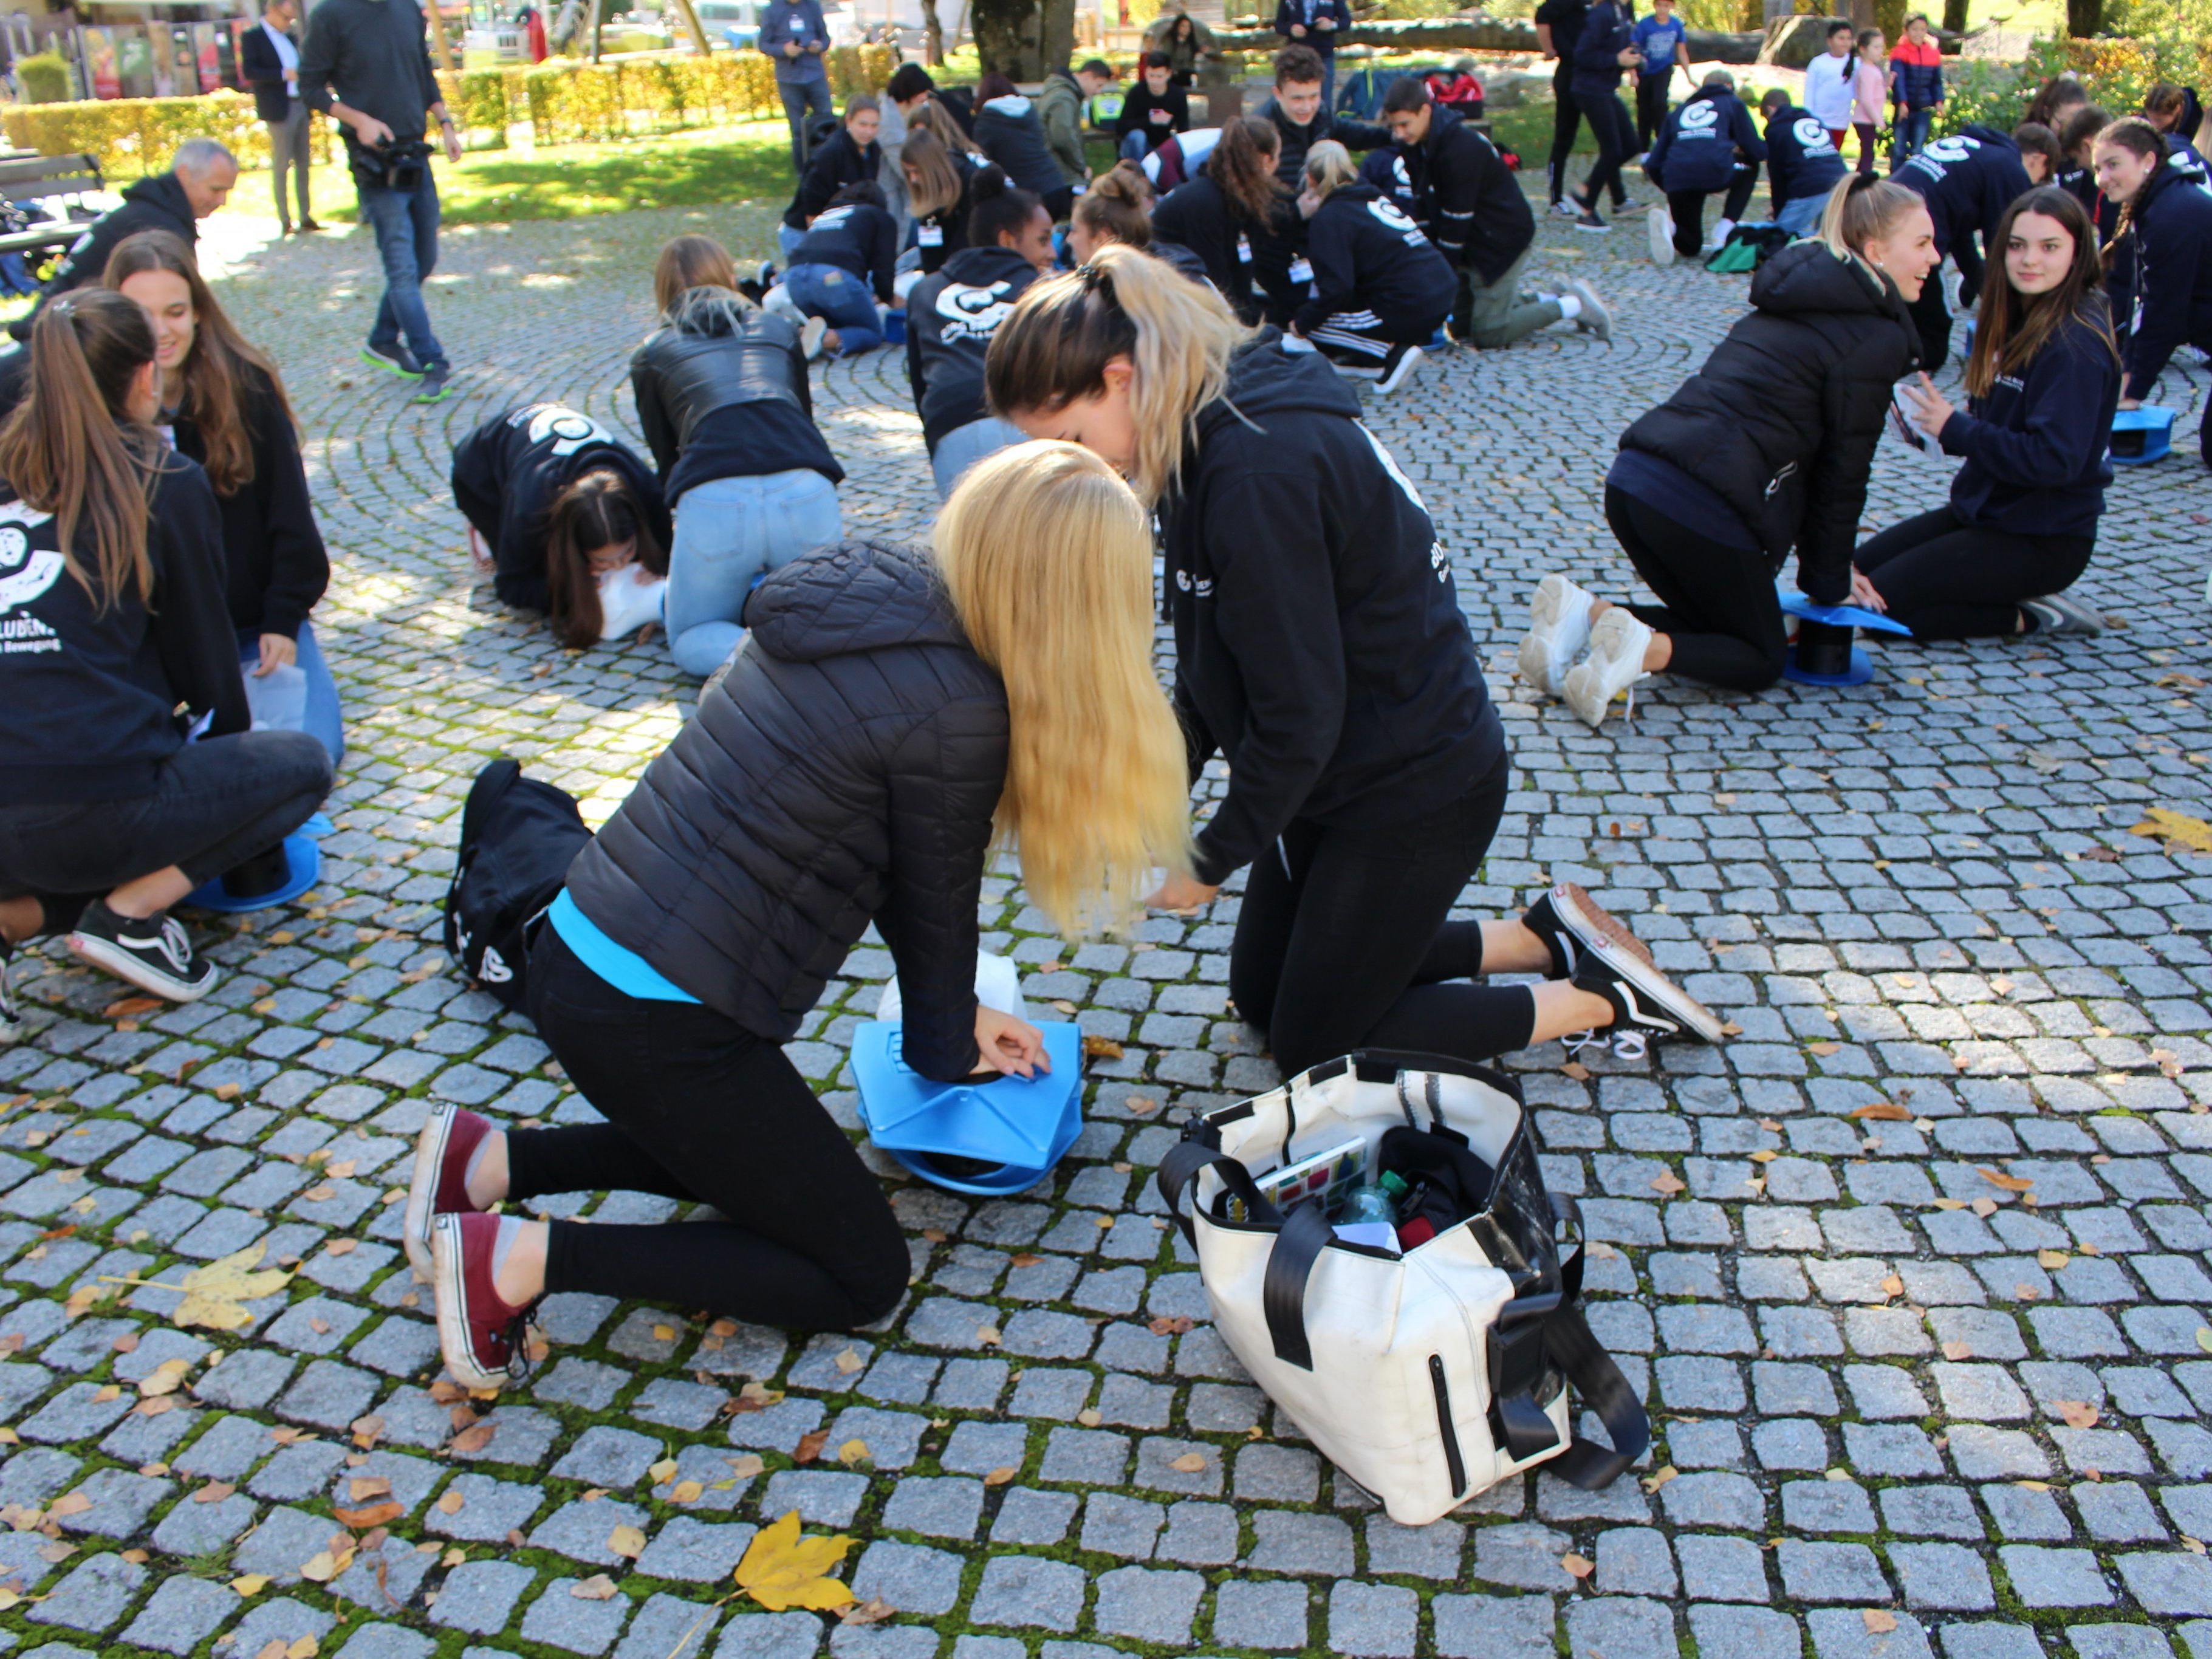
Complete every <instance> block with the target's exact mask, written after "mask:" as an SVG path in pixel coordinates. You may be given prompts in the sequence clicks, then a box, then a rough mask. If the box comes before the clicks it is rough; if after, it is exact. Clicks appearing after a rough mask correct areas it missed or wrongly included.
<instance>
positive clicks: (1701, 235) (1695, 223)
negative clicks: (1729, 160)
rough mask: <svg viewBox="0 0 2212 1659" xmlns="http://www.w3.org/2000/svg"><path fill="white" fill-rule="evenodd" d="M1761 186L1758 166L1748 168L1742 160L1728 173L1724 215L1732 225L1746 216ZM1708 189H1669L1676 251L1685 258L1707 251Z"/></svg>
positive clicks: (1723, 205)
mask: <svg viewBox="0 0 2212 1659" xmlns="http://www.w3.org/2000/svg"><path fill="white" fill-rule="evenodd" d="M1758 188H1759V169H1758V168H1757V167H1746V166H1745V165H1744V164H1743V163H1742V162H1741V161H1739V162H1737V163H1736V164H1735V172H1733V173H1730V174H1729V187H1728V195H1727V196H1726V197H1725V198H1723V201H1722V203H1721V217H1722V218H1723V219H1726V220H1728V221H1729V222H1730V223H1731V224H1733V223H1735V222H1738V221H1739V220H1741V218H1742V217H1743V215H1744V210H1745V209H1747V208H1748V207H1749V206H1750V205H1751V193H1752V191H1754V190H1756V189H1758ZM1712 193H1713V192H1712V191H1709V190H1670V191H1668V192H1667V216H1668V218H1670V219H1672V220H1673V221H1674V252H1677V253H1679V254H1680V255H1681V256H1682V257H1683V258H1685V259H1694V258H1697V257H1698V256H1699V254H1700V253H1703V252H1705V197H1708V196H1711V194H1712Z"/></svg>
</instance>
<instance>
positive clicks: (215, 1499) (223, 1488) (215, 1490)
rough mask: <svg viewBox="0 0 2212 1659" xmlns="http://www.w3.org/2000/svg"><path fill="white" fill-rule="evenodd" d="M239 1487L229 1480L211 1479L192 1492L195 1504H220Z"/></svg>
mask: <svg viewBox="0 0 2212 1659" xmlns="http://www.w3.org/2000/svg"><path fill="white" fill-rule="evenodd" d="M237 1490H238V1488H237V1487H236V1486H233V1485H231V1483H230V1482H229V1481H228V1480H210V1481H209V1482H208V1483H207V1485H205V1486H202V1487H201V1488H200V1489H199V1490H198V1491H197V1492H194V1493H193V1494H192V1502H193V1503H195V1504H220V1503H222V1500H223V1499H224V1498H228V1497H229V1496H230V1495H231V1494H232V1493H233V1492H236V1491H237Z"/></svg>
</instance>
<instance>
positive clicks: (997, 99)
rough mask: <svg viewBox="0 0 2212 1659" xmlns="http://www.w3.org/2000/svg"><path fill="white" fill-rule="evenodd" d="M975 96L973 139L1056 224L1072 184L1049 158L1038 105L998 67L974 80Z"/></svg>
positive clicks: (1070, 198)
mask: <svg viewBox="0 0 2212 1659" xmlns="http://www.w3.org/2000/svg"><path fill="white" fill-rule="evenodd" d="M975 99H976V103H977V105H978V108H977V109H976V111H975V143H977V144H978V145H979V146H981V149H982V151H983V154H984V155H987V156H989V157H990V158H991V160H993V161H996V162H997V163H998V164H999V166H1000V167H1001V168H1002V169H1003V170H1004V171H1005V173H1006V177H1007V178H1008V179H1012V181H1013V183H1014V185H1016V186H1017V187H1018V188H1019V189H1022V190H1025V191H1030V193H1031V194H1032V195H1034V196H1035V197H1036V198H1037V199H1038V200H1039V201H1041V202H1042V203H1043V204H1044V208H1045V211H1046V212H1048V213H1049V214H1050V215H1052V221H1053V222H1054V224H1059V223H1060V222H1062V221H1064V220H1065V219H1066V217H1067V214H1068V210H1069V209H1070V208H1072V207H1073V206H1074V205H1075V188H1074V186H1073V185H1070V184H1069V183H1068V182H1067V181H1066V179H1064V178H1063V177H1062V176H1061V174H1060V163H1059V162H1057V161H1054V160H1053V159H1052V148H1051V146H1049V145H1048V144H1047V143H1045V141H1044V124H1043V123H1042V122H1041V121H1040V120H1038V119H1037V113H1036V109H1035V108H1033V107H1032V106H1030V100H1028V99H1026V98H1024V97H1023V96H1022V94H1019V93H1018V92H1016V91H1015V90H1014V83H1013V82H1012V81H1009V80H1008V79H1007V78H1006V76H1003V75H1001V74H1000V73H999V72H998V71H997V70H992V71H991V73H990V74H988V75H986V76H984V77H983V78H982V79H981V81H979V82H976V85H975Z"/></svg>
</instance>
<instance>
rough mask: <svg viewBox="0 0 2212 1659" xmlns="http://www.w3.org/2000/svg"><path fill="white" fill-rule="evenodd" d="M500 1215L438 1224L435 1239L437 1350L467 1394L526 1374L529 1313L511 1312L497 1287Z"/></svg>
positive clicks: (432, 1244)
mask: <svg viewBox="0 0 2212 1659" xmlns="http://www.w3.org/2000/svg"><path fill="white" fill-rule="evenodd" d="M499 1223H500V1218H499V1217H497V1216H495V1215H492V1214H489V1213H485V1214H483V1215H477V1214H469V1215H455V1214H453V1213H451V1212H447V1214H444V1215H441V1216H440V1217H439V1218H437V1225H436V1226H435V1229H434V1231H432V1232H431V1235H430V1260H431V1269H430V1284H431V1286H432V1289H433V1291H434V1292H435V1296H436V1298H437V1304H438V1346H439V1348H440V1349H441V1351H442V1352H444V1354H445V1357H446V1369H447V1370H449V1371H451V1372H452V1373H453V1381H455V1382H456V1383H459V1384H460V1385H461V1386H462V1387H463V1388H465V1389H499V1388H504V1387H506V1385H507V1383H509V1382H511V1381H513V1380H514V1379H515V1378H516V1377H517V1376H520V1374H521V1360H522V1351H523V1346H524V1344H525V1342H526V1340H527V1337H526V1330H525V1327H524V1323H523V1322H524V1319H525V1318H526V1316H527V1315H528V1314H529V1311H530V1310H529V1308H528V1307H526V1306H525V1307H520V1308H516V1307H511V1306H509V1305H508V1304H507V1303H506V1302H505V1301H503V1300H502V1299H501V1297H500V1294H499V1291H498V1289H497V1287H496V1286H495V1285H494V1284H493V1283H492V1253H493V1247H494V1246H495V1245H496V1244H497V1243H498V1242H499Z"/></svg>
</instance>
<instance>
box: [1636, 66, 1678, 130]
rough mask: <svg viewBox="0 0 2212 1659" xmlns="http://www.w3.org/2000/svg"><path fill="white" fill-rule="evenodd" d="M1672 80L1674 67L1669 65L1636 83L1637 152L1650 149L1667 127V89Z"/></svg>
mask: <svg viewBox="0 0 2212 1659" xmlns="http://www.w3.org/2000/svg"><path fill="white" fill-rule="evenodd" d="M1673 80H1674V65H1673V64H1668V66H1667V68H1666V70H1664V71H1663V72H1662V73H1661V74H1658V75H1650V74H1647V75H1645V76H1644V78H1643V79H1642V80H1640V81H1638V82H1637V83H1636V148H1637V149H1638V151H1643V150H1648V149H1650V148H1651V141H1652V140H1653V139H1654V138H1656V137H1658V136H1659V130H1660V129H1661V128H1662V127H1663V126H1665V125H1667V88H1668V83H1670V82H1672V81H1673Z"/></svg>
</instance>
